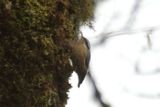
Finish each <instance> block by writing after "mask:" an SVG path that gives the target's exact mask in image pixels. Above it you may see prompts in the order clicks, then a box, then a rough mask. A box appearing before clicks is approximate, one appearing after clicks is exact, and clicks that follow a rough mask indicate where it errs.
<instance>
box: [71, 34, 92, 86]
mask: <svg viewBox="0 0 160 107" xmlns="http://www.w3.org/2000/svg"><path fill="white" fill-rule="evenodd" d="M69 46H70V50H71V60H72V62H73V67H74V70H75V72H76V73H77V75H78V79H79V82H78V87H80V85H81V84H82V82H83V80H84V78H85V76H86V74H87V72H88V68H89V62H90V56H91V55H90V43H89V41H88V40H87V39H86V38H85V37H83V36H82V35H81V36H78V37H77V38H75V39H73V40H71V41H70V42H69Z"/></svg>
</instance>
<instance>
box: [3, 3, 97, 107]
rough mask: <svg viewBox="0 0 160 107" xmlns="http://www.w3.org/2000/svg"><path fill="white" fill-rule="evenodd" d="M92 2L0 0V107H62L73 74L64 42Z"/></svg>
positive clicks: (76, 30) (75, 32)
mask: <svg viewBox="0 0 160 107" xmlns="http://www.w3.org/2000/svg"><path fill="white" fill-rule="evenodd" d="M93 7H94V3H93V1H92V0H0V106H1V107H64V106H65V104H66V102H67V99H68V96H67V92H68V90H69V88H70V87H71V86H70V84H69V83H68V79H69V77H70V75H71V73H72V72H73V68H72V66H71V65H70V63H69V61H68V58H69V52H68V49H67V48H66V47H65V44H64V41H65V40H67V39H71V38H74V37H75V36H77V35H78V33H79V27H80V25H82V24H88V23H89V22H90V20H91V19H92V16H93Z"/></svg>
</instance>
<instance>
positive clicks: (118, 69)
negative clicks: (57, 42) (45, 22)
mask: <svg viewBox="0 0 160 107" xmlns="http://www.w3.org/2000/svg"><path fill="white" fill-rule="evenodd" d="M159 10H160V0H96V8H95V16H94V20H93V22H92V23H93V28H89V27H87V26H82V27H81V31H82V32H83V35H84V36H85V37H86V38H88V39H89V41H90V42H91V55H92V56H91V63H90V72H89V74H88V75H87V77H86V78H85V80H84V82H83V83H82V85H81V87H80V88H78V87H77V83H78V78H77V75H76V74H75V73H73V75H72V76H71V78H70V83H71V84H72V86H73V88H72V89H70V92H68V94H69V100H68V103H67V106H66V107H160V84H159V82H160V13H159Z"/></svg>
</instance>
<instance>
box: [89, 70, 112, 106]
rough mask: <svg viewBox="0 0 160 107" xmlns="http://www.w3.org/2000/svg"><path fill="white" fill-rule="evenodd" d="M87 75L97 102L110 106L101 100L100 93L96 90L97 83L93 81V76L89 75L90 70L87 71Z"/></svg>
mask: <svg viewBox="0 0 160 107" xmlns="http://www.w3.org/2000/svg"><path fill="white" fill-rule="evenodd" d="M88 77H89V80H90V81H91V83H92V85H93V88H94V92H95V97H96V99H97V100H98V102H99V103H100V105H101V107H110V105H108V104H106V103H104V102H103V100H102V97H101V93H100V91H99V90H98V88H97V85H96V83H95V80H94V78H93V77H92V75H91V71H90V72H88Z"/></svg>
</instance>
